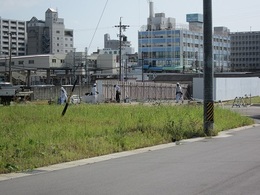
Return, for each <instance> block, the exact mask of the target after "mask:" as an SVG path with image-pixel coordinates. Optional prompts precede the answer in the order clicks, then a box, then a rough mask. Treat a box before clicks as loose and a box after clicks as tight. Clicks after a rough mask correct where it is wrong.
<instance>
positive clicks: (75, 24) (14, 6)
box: [0, 0, 260, 52]
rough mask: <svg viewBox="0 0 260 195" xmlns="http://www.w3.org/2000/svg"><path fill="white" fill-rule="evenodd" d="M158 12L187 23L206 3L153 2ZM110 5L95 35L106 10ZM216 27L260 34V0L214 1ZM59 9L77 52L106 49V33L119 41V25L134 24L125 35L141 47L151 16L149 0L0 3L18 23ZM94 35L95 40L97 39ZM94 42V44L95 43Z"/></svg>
mask: <svg viewBox="0 0 260 195" xmlns="http://www.w3.org/2000/svg"><path fill="white" fill-rule="evenodd" d="M153 2H154V11H155V13H161V12H164V13H165V15H166V17H173V18H176V22H177V23H179V24H187V23H186V21H185V17H186V14H187V13H203V0H153ZM106 3H107V6H106V8H105V11H104V13H103V17H102V18H101V20H100V23H99V27H98V29H97V31H96V33H95V35H94V32H95V29H96V26H97V25H98V22H99V19H100V17H101V14H102V11H103V9H104V7H105V4H106ZM212 4H213V26H226V27H228V28H229V29H230V30H231V31H232V32H237V31H250V29H251V30H252V31H260V22H259V19H260V1H259V0H247V1H244V0H243V1H242V0H212ZM50 7H51V8H55V9H58V13H59V17H60V18H64V21H65V26H66V28H69V29H73V30H74V37H75V38H74V46H75V48H76V49H77V51H84V48H85V47H90V49H89V51H90V52H93V51H96V49H97V48H103V46H104V43H103V42H104V41H103V40H104V38H103V37H104V34H105V33H109V34H110V37H111V39H118V37H117V34H118V32H119V30H118V28H115V27H114V26H115V25H118V24H119V20H120V17H122V23H123V24H127V25H130V27H129V29H127V30H126V31H125V32H124V34H125V35H126V36H128V40H129V41H131V43H132V45H133V46H134V47H135V51H137V50H138V48H137V42H138V39H137V33H138V30H139V29H140V27H141V26H142V25H146V21H147V17H148V15H149V6H148V0H74V1H67V0H66V1H65V0H0V17H2V18H5V19H15V20H25V21H27V20H30V19H31V18H32V17H33V16H35V17H36V18H38V19H41V20H44V19H45V11H46V10H47V9H48V8H50ZM93 36H94V38H93ZM92 38H93V41H92V43H91V40H92Z"/></svg>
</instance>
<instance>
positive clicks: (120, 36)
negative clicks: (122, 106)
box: [119, 17, 122, 81]
mask: <svg viewBox="0 0 260 195" xmlns="http://www.w3.org/2000/svg"><path fill="white" fill-rule="evenodd" d="M121 68H122V22H121V17H120V22H119V81H121V80H122V78H121V77H122V75H121V73H122V70H121Z"/></svg>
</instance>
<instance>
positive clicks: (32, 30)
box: [27, 8, 74, 55]
mask: <svg viewBox="0 0 260 195" xmlns="http://www.w3.org/2000/svg"><path fill="white" fill-rule="evenodd" d="M27 32H28V44H27V45H28V51H27V54H28V55H36V54H51V53H57V54H66V53H69V52H73V47H74V46H73V42H74V40H73V39H74V36H73V30H71V29H65V25H64V19H63V18H59V17H58V12H57V11H56V10H54V9H51V8H49V9H48V10H47V11H46V12H45V21H42V20H38V19H37V18H36V17H33V18H32V19H31V20H30V21H29V22H28V23H27Z"/></svg>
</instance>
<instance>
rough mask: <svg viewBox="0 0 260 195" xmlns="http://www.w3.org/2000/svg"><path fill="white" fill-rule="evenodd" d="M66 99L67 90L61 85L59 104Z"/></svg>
mask: <svg viewBox="0 0 260 195" xmlns="http://www.w3.org/2000/svg"><path fill="white" fill-rule="evenodd" d="M67 99H68V95H67V91H66V90H65V89H64V88H63V87H61V91H60V104H64V103H66V101H67Z"/></svg>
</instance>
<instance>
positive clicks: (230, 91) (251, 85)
mask: <svg viewBox="0 0 260 195" xmlns="http://www.w3.org/2000/svg"><path fill="white" fill-rule="evenodd" d="M203 80H204V79H203V78H193V98H195V99H200V100H203V94H204V84H203V83H204V81H203ZM213 87H214V89H213V99H214V101H219V100H221V101H226V100H233V99H235V97H245V95H247V96H250V95H251V96H259V95H260V79H259V78H258V77H242V78H214V79H213Z"/></svg>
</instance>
